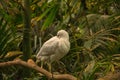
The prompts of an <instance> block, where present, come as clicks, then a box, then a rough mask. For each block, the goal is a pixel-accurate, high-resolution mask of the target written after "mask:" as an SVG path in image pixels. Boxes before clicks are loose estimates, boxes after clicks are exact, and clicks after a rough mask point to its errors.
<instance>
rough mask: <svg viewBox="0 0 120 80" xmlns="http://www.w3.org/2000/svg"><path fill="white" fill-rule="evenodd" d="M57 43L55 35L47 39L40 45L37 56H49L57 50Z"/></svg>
mask: <svg viewBox="0 0 120 80" xmlns="http://www.w3.org/2000/svg"><path fill="white" fill-rule="evenodd" d="M58 44H59V39H58V38H57V37H53V38H51V39H49V40H48V41H46V42H45V43H44V44H43V46H42V47H41V49H40V51H39V52H38V56H39V55H40V56H49V55H51V54H54V52H55V51H56V50H57V47H58Z"/></svg>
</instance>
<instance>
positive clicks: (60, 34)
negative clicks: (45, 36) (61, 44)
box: [57, 30, 69, 40]
mask: <svg viewBox="0 0 120 80" xmlns="http://www.w3.org/2000/svg"><path fill="white" fill-rule="evenodd" d="M57 37H58V38H64V39H68V40H69V34H68V33H67V32H66V31H65V30H59V31H58V32H57Z"/></svg>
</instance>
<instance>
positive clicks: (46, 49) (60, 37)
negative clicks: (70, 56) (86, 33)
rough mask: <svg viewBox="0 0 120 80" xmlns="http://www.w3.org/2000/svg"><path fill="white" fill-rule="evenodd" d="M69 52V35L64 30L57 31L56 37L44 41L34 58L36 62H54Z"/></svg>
mask: <svg viewBox="0 0 120 80" xmlns="http://www.w3.org/2000/svg"><path fill="white" fill-rule="evenodd" d="M69 50H70V42H69V34H68V33H67V32H66V31H65V30H59V31H58V32H57V35H56V36H54V37H52V38H50V39H49V40H48V41H46V42H45V43H44V44H43V45H42V47H41V49H40V51H39V52H38V54H37V56H36V58H37V61H43V62H50V63H52V62H54V61H58V60H60V59H61V58H62V57H64V56H65V55H66V54H67V53H68V51H69Z"/></svg>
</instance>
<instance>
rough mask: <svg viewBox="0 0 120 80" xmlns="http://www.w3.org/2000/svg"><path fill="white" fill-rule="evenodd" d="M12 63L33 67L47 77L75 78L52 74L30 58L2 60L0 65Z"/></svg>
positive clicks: (73, 78) (73, 79) (70, 79)
mask: <svg viewBox="0 0 120 80" xmlns="http://www.w3.org/2000/svg"><path fill="white" fill-rule="evenodd" d="M12 65H22V66H25V67H28V68H31V69H34V70H36V71H38V72H40V73H42V74H44V75H46V76H47V77H48V78H50V79H51V78H54V79H65V80H77V78H76V77H74V76H72V75H69V74H59V75H54V74H53V75H52V73H50V72H48V71H47V70H45V69H43V68H40V67H39V66H37V65H36V64H35V62H34V61H33V60H32V59H29V60H28V61H27V62H25V61H22V60H20V59H17V60H14V61H8V62H2V63H0V67H5V66H12Z"/></svg>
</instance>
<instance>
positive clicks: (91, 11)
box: [0, 0, 120, 80]
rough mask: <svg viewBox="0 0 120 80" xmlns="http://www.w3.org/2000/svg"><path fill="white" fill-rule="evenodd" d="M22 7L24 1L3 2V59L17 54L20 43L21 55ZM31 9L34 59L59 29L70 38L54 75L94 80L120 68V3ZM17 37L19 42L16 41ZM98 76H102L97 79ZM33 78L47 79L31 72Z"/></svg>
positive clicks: (34, 5)
mask: <svg viewBox="0 0 120 80" xmlns="http://www.w3.org/2000/svg"><path fill="white" fill-rule="evenodd" d="M13 2H14V3H13ZM23 7H24V5H23V0H5V1H0V10H1V16H2V17H0V34H2V35H1V36H0V49H1V51H0V56H1V58H4V56H5V55H6V54H7V52H8V51H11V50H17V48H16V47H18V44H19V43H20V50H21V51H22V49H21V45H23V43H22V37H23V18H22V17H21V16H22V15H23V13H21V12H22V11H24V9H23ZM30 7H31V10H32V11H31V18H32V19H31V29H32V31H31V32H30V33H31V35H32V36H31V41H32V42H31V45H32V55H35V54H36V53H37V52H38V50H39V47H41V45H42V44H43V43H44V41H46V40H47V39H49V38H50V37H52V36H53V35H54V34H56V32H57V31H58V30H59V29H65V30H67V31H68V32H69V34H70V42H71V49H70V51H69V54H68V55H67V56H65V57H64V58H63V59H62V60H61V63H53V65H56V66H57V67H55V66H54V67H53V68H54V70H55V71H58V72H59V73H70V74H73V75H75V76H76V77H78V78H80V79H82V80H94V79H96V78H98V77H100V76H104V75H106V73H107V72H114V71H115V70H117V69H118V68H119V67H120V64H119V61H120V55H119V54H120V43H119V42H120V22H119V21H120V13H119V9H120V2H119V1H117V0H111V1H109V0H100V1H99V0H97V1H96V0H59V1H58V0H30ZM3 14H4V15H3ZM51 34H52V35H51ZM16 36H17V37H18V36H20V38H19V39H18V38H17V39H16ZM11 45H12V47H11ZM17 57H18V56H17ZM3 60H4V59H3ZM12 69H13V68H12ZM15 69H16V70H18V72H16V73H15V74H16V75H17V73H19V69H20V68H17V67H15ZM1 72H2V74H5V75H6V74H7V73H6V72H5V71H1ZM10 72H12V71H10ZM97 73H99V74H101V73H102V74H103V75H98V76H96V74H97ZM31 75H32V78H25V79H32V80H33V79H35V80H38V79H39V78H42V79H44V78H45V77H39V76H38V75H37V74H35V72H34V71H31ZM36 76H37V77H36ZM7 77H9V75H7ZM35 77H36V78H35Z"/></svg>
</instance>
